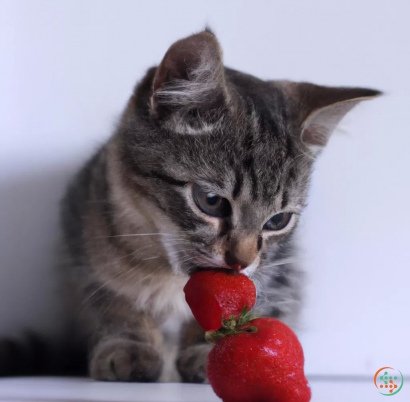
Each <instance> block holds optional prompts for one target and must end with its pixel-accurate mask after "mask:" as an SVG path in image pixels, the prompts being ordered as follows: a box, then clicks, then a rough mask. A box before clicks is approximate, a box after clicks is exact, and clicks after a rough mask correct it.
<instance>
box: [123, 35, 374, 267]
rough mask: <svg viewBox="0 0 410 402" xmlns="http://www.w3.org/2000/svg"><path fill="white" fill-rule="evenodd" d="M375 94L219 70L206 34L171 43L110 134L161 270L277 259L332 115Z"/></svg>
mask: <svg viewBox="0 0 410 402" xmlns="http://www.w3.org/2000/svg"><path fill="white" fill-rule="evenodd" d="M377 95H379V92H378V91H375V90H371V89H364V88H332V87H322V86H317V85H313V84H308V83H294V82H289V81H263V80H260V79H257V78H255V77H253V76H250V75H247V74H243V73H240V72H238V71H234V70H231V69H228V68H225V67H224V66H223V63H222V52H221V48H220V45H219V43H218V41H217V39H216V37H215V35H214V34H213V33H211V32H209V31H205V32H201V33H199V34H196V35H193V36H190V37H188V38H186V39H182V40H180V41H178V42H176V43H175V44H174V45H172V46H171V47H170V49H169V50H168V52H167V53H166V55H165V57H164V59H163V60H162V62H161V64H160V65H159V67H157V68H154V69H151V70H150V71H149V72H148V74H147V76H146V77H145V79H144V80H143V81H142V82H141V83H140V85H139V86H138V87H137V89H136V91H135V93H134V95H133V97H132V99H131V101H130V103H129V106H128V108H127V111H126V113H125V115H124V119H123V123H122V125H121V127H120V130H119V133H120V135H121V138H122V141H121V144H122V145H121V152H122V161H123V163H124V166H125V168H124V172H126V176H127V177H128V178H131V181H130V183H133V184H132V185H135V186H136V188H137V187H138V192H140V193H143V194H144V195H145V196H146V197H147V202H150V203H152V204H153V205H155V208H156V211H157V212H156V213H154V214H153V216H152V219H153V220H154V221H155V225H156V227H157V228H158V230H160V231H162V232H164V235H163V239H164V244H165V247H166V249H167V252H168V254H169V258H170V260H171V262H172V267H173V269H174V270H175V271H177V272H178V273H190V272H193V271H195V269H196V268H197V267H221V268H234V269H241V270H243V272H245V273H246V274H252V272H254V271H255V270H256V269H257V268H258V266H259V265H260V264H263V263H265V262H266V261H267V260H268V261H273V260H274V259H275V258H277V257H278V256H279V255H280V256H281V257H283V248H284V245H286V244H288V243H289V239H290V238H291V235H292V233H293V232H294V230H295V227H296V226H297V223H298V219H299V215H300V213H301V212H302V210H303V207H304V205H305V202H306V195H307V190H308V186H309V180H310V175H311V170H312V163H313V162H314V160H315V157H316V156H317V155H318V154H319V152H320V151H321V149H322V148H323V147H324V146H325V145H326V143H327V141H328V139H329V137H330V135H331V133H332V131H333V130H334V129H335V127H336V125H337V124H338V123H339V121H340V120H341V119H342V118H343V116H344V115H345V114H346V113H347V112H348V111H349V110H350V109H351V108H353V107H354V106H355V105H356V104H357V103H358V102H360V101H361V100H364V99H369V98H372V97H375V96H377ZM130 185H131V184H130ZM136 191H137V190H136Z"/></svg>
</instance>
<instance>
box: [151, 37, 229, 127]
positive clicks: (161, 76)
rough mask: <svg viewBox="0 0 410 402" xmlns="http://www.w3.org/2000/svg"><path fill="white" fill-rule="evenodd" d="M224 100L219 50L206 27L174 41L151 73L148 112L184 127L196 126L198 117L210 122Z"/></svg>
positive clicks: (223, 83) (223, 82)
mask: <svg viewBox="0 0 410 402" xmlns="http://www.w3.org/2000/svg"><path fill="white" fill-rule="evenodd" d="M225 103H226V86H225V76H224V67H223V63H222V51H221V47H220V45H219V42H218V40H217V39H216V37H215V35H214V34H213V33H212V32H210V31H208V30H206V31H204V32H201V33H199V34H196V35H192V36H189V37H187V38H185V39H181V40H179V41H178V42H176V43H174V44H173V45H172V46H171V47H170V48H169V50H168V51H167V53H166V54H165V56H164V58H163V60H162V62H161V64H160V65H159V66H158V68H157V70H156V73H155V77H154V80H153V86H152V97H151V113H152V114H153V115H154V116H156V117H158V118H159V119H161V120H162V121H168V122H169V123H171V124H174V125H175V126H177V127H179V131H181V130H182V131H184V129H183V128H182V127H184V126H186V125H188V126H192V125H193V126H192V127H194V128H195V127H196V128H199V125H198V122H197V121H196V122H195V121H194V120H197V119H198V118H203V119H205V120H207V123H212V120H215V118H216V117H217V116H218V115H219V116H220V113H215V110H216V109H220V108H221V107H223V105H224V104H225ZM184 119H185V122H184V123H183V124H182V122H181V120H184ZM192 127H191V128H192ZM192 130H193V128H192ZM177 131H178V130H177ZM188 131H189V130H188Z"/></svg>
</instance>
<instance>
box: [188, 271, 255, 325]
mask: <svg viewBox="0 0 410 402" xmlns="http://www.w3.org/2000/svg"><path fill="white" fill-rule="evenodd" d="M184 292H185V299H186V301H187V303H188V305H189V307H190V308H191V310H192V314H193V315H194V317H195V318H196V320H197V321H198V323H199V325H200V326H201V327H202V328H203V329H204V330H205V331H215V330H217V329H219V328H221V327H222V319H223V318H226V319H227V318H229V317H231V316H233V317H235V318H239V316H240V315H241V312H242V310H243V308H244V307H246V308H247V309H248V310H251V309H252V307H253V306H254V305H255V301H256V289H255V285H254V284H253V282H252V281H251V280H250V279H248V278H247V277H246V276H245V275H241V274H233V273H228V272H225V271H200V272H198V273H196V274H194V275H192V276H191V278H190V279H189V281H188V282H187V284H186V285H185V287H184Z"/></svg>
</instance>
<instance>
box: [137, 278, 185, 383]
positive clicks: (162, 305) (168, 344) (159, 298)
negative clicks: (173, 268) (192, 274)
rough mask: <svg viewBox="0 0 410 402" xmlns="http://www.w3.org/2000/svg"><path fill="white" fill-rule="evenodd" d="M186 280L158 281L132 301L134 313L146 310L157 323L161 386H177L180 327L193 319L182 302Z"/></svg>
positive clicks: (178, 379) (183, 300)
mask: <svg viewBox="0 0 410 402" xmlns="http://www.w3.org/2000/svg"><path fill="white" fill-rule="evenodd" d="M186 282H187V278H181V277H179V276H176V275H175V276H174V275H173V276H172V277H170V278H169V279H168V280H162V281H158V282H157V283H156V284H155V285H154V286H146V287H144V288H143V289H141V292H140V294H139V297H138V298H137V301H136V307H137V309H145V310H146V309H148V311H150V313H151V314H152V316H153V317H154V319H156V320H157V321H158V323H159V329H160V331H161V332H162V335H163V344H162V347H161V349H162V356H163V368H162V373H161V376H160V381H161V382H178V381H180V378H179V374H178V372H177V370H176V367H175V361H176V358H177V355H178V350H179V343H180V338H181V329H182V326H183V324H184V323H185V322H186V321H188V320H189V319H191V318H193V316H192V313H191V310H190V308H189V306H188V304H187V303H186V301H185V295H184V291H183V288H184V286H185V284H186Z"/></svg>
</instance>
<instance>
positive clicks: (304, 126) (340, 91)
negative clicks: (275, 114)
mask: <svg viewBox="0 0 410 402" xmlns="http://www.w3.org/2000/svg"><path fill="white" fill-rule="evenodd" d="M281 86H282V88H284V89H285V92H286V93H287V94H288V95H290V97H291V98H292V100H293V103H294V105H295V106H296V110H297V112H296V113H297V115H298V120H299V124H300V128H301V138H302V141H303V143H304V144H305V145H307V146H308V147H309V149H310V150H311V152H312V154H313V155H317V154H318V153H319V152H320V151H321V150H322V149H323V147H324V146H325V145H326V144H327V142H328V140H329V138H330V136H331V134H332V132H333V131H334V129H335V128H336V126H337V125H338V124H339V122H340V121H341V120H342V119H343V117H344V116H345V115H346V113H348V112H349V111H350V110H351V109H353V108H354V107H355V106H356V105H357V104H358V103H360V102H361V101H363V100H368V99H372V98H375V97H377V96H379V95H381V92H380V91H377V90H374V89H367V88H343V87H325V86H320V85H313V84H309V83H294V82H282V83H281Z"/></svg>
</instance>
